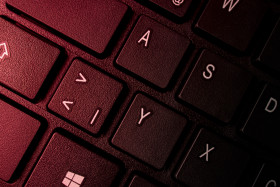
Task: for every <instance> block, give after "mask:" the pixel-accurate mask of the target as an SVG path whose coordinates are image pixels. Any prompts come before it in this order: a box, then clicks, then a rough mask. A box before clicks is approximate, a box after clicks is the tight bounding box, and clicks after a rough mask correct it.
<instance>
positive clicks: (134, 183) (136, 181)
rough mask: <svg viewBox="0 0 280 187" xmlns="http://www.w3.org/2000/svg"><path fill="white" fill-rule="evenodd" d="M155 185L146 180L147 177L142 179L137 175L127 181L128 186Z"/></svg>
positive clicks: (153, 186) (154, 186)
mask: <svg viewBox="0 0 280 187" xmlns="http://www.w3.org/2000/svg"><path fill="white" fill-rule="evenodd" d="M142 186H145V187H156V186H157V185H156V184H154V183H151V182H150V181H148V180H147V179H144V178H142V177H140V176H138V175H135V176H134V177H133V178H132V180H131V182H130V183H129V187H142Z"/></svg>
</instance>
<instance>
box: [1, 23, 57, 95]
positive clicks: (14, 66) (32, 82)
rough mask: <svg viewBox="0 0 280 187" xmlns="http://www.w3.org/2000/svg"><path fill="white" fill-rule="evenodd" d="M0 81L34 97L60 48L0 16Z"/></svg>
mask: <svg viewBox="0 0 280 187" xmlns="http://www.w3.org/2000/svg"><path fill="white" fill-rule="evenodd" d="M0 25H1V27H0V69H1V72H0V82H1V83H2V84H4V85H6V86H8V87H10V88H11V89H13V90H14V91H16V92H18V93H20V94H22V95H24V96H26V97H28V98H29V99H34V98H35V97H36V95H37V93H38V91H39V89H40V88H41V86H42V84H43V82H44V81H45V79H46V77H47V75H48V74H49V72H50V70H51V68H52V67H53V65H54V63H55V61H56V60H57V58H58V56H59V54H60V50H59V49H58V48H56V47H54V46H52V45H50V44H49V43H46V42H44V41H42V40H40V39H38V38H37V37H35V36H33V35H31V34H29V33H28V32H26V31H24V30H22V29H21V28H19V27H18V26H16V25H14V24H12V23H10V22H8V21H6V20H4V19H3V18H0Z"/></svg>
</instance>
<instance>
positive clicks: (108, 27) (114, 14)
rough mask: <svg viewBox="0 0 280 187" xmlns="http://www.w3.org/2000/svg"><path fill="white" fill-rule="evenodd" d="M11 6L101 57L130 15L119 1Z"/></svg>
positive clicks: (18, 0)
mask: <svg viewBox="0 0 280 187" xmlns="http://www.w3.org/2000/svg"><path fill="white" fill-rule="evenodd" d="M7 3H8V4H9V5H10V6H13V7H14V8H16V9H18V10H20V11H22V12H24V13H25V14H28V15H29V16H31V17H33V18H34V19H36V20H38V21H40V22H42V23H44V24H46V25H47V26H49V27H51V28H52V29H55V30H56V31H58V32H60V33H62V34H63V35H65V36H67V37H70V38H71V39H73V40H74V41H76V42H79V43H80V44H82V45H84V46H86V47H88V48H90V49H92V50H93V51H95V52H97V53H103V52H104V50H105V48H106V47H107V45H108V43H109V41H110V40H111V38H112V36H113V34H114V33H115V31H116V29H117V27H118V25H119V24H120V22H121V21H122V19H123V17H124V15H125V13H126V11H127V6H126V5H125V4H123V3H120V2H118V1H115V0H94V1H92V0H84V1H76V0H63V1H55V2H50V1H49V0H42V1H36V3H34V1H33V0H25V1H22V0H7Z"/></svg>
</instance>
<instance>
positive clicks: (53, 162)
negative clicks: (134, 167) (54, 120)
mask: <svg viewBox="0 0 280 187" xmlns="http://www.w3.org/2000/svg"><path fill="white" fill-rule="evenodd" d="M120 170H121V167H120V166H119V165H118V164H117V163H115V162H113V161H110V160H108V159H107V158H105V157H104V156H103V155H102V156H101V155H100V154H97V153H96V152H93V151H92V150H91V149H86V148H85V147H83V146H81V145H79V144H77V143H76V142H74V141H73V140H70V139H68V138H67V137H65V136H63V135H60V134H58V133H55V134H54V135H53V136H52V138H51V140H50V142H49V143H48V145H47V147H46V149H45V150H44V152H43V154H42V156H41V158H40V160H39V161H38V163H37V164H36V166H35V168H34V171H33V172H32V174H31V176H30V178H29V179H28V181H27V184H26V186H27V187H28V186H30V187H33V186H68V187H79V186H84V187H87V186H88V187H91V186H104V187H107V186H112V184H113V182H114V181H115V179H116V177H117V176H118V175H119V174H120V173H119V172H120Z"/></svg>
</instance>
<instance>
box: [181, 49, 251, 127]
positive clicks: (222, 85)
mask: <svg viewBox="0 0 280 187" xmlns="http://www.w3.org/2000/svg"><path fill="white" fill-rule="evenodd" d="M250 82H251V75H250V74H249V73H248V72H246V71H244V70H243V69H241V68H239V67H237V66H235V65H233V64H231V63H230V62H228V61H227V60H225V59H223V58H222V57H220V56H218V55H216V54H213V53H210V52H208V51H203V53H202V54H201V56H200V58H199V59H198V62H197V64H196V66H195V68H194V70H193V71H192V73H191V75H190V77H189V78H188V80H187V82H186V83H185V85H184V87H183V89H182V91H181V92H180V94H179V98H180V99H182V100H183V101H185V102H187V103H189V104H191V105H193V106H195V107H197V108H199V109H200V110H202V111H204V112H206V113H208V114H210V115H212V116H214V117H216V118H217V119H219V120H221V121H223V122H226V123H227V122H230V120H231V119H232V117H233V115H234V114H235V110H236V108H237V107H238V105H239V104H240V102H241V99H242V98H243V95H244V94H245V92H246V90H247V88H248V86H249V84H250Z"/></svg>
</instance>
